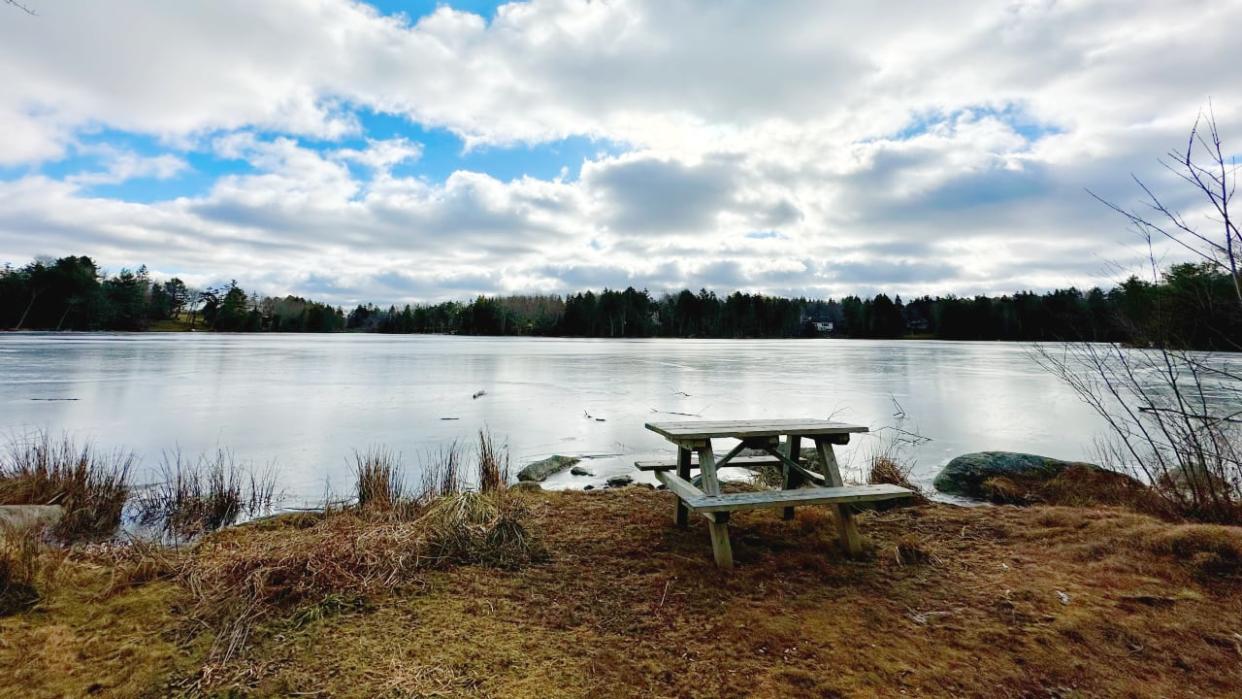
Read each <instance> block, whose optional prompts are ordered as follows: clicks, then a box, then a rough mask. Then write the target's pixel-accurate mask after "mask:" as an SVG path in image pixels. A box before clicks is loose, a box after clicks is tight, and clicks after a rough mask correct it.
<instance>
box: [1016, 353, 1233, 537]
mask: <svg viewBox="0 0 1242 699" xmlns="http://www.w3.org/2000/svg"><path fill="white" fill-rule="evenodd" d="M1036 359H1037V361H1039V363H1040V364H1041V365H1042V366H1043V367H1044V368H1045V369H1046V370H1048V371H1049V372H1051V373H1052V374H1053V375H1054V376H1056V377H1058V378H1060V379H1061V380H1062V381H1063V382H1065V383H1066V384H1067V385H1069V386H1070V387H1071V388H1072V389H1073V390H1074V391H1075V392H1076V393H1077V394H1078V396H1079V397H1080V398H1081V399H1082V400H1083V401H1084V402H1085V403H1086V404H1087V405H1089V406H1090V407H1091V408H1092V409H1093V410H1094V411H1095V412H1096V413H1097V414H1099V415H1100V416H1101V417H1102V418H1104V420H1105V422H1106V423H1107V425H1108V428H1109V435H1108V436H1107V437H1105V438H1104V439H1102V440H1101V442H1100V449H1099V451H1100V458H1101V461H1102V462H1103V465H1104V466H1106V467H1108V468H1111V469H1113V470H1119V471H1122V472H1128V473H1132V474H1134V475H1135V476H1136V477H1138V478H1140V479H1141V480H1143V482H1145V483H1147V484H1150V485H1151V486H1152V488H1153V489H1154V490H1155V492H1156V493H1157V494H1158V495H1159V496H1160V497H1161V498H1163V499H1164V500H1165V501H1166V502H1167V503H1168V505H1169V506H1170V507H1171V508H1172V509H1173V510H1174V511H1176V512H1178V513H1180V514H1181V515H1183V516H1186V517H1189V518H1192V519H1197V520H1201V521H1208V522H1239V521H1242V440H1240V439H1239V438H1240V437H1242V433H1240V431H1239V428H1242V421H1239V420H1238V419H1237V413H1236V412H1234V410H1235V408H1231V406H1238V405H1242V391H1240V390H1239V389H1240V388H1242V382H1239V381H1238V379H1237V378H1236V377H1233V376H1232V375H1231V374H1230V372H1229V369H1228V367H1227V366H1223V365H1221V364H1217V363H1215V362H1214V360H1213V359H1212V358H1211V357H1208V356H1201V355H1197V354H1194V353H1190V352H1184V351H1180V350H1170V349H1163V348H1159V349H1151V350H1139V349H1128V348H1124V347H1121V346H1118V345H1099V344H1092V343H1076V344H1070V345H1065V346H1062V347H1060V348H1054V347H1049V346H1040V347H1038V348H1037V350H1036Z"/></svg>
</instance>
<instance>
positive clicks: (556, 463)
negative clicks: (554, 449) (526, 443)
mask: <svg viewBox="0 0 1242 699" xmlns="http://www.w3.org/2000/svg"><path fill="white" fill-rule="evenodd" d="M581 460H582V459H579V458H577V457H573V456H559V455H552V456H549V457H548V458H546V459H543V460H542V461H536V462H535V463H533V464H527V465H526V467H525V468H523V469H522V470H521V471H518V480H519V481H534V482H536V483H538V482H539V481H542V480H544V479H546V478H547V477H548V476H550V475H552V474H554V473H557V472H558V471H560V470H562V469H565V468H569V467H570V466H573V465H574V464H576V463H578V462H579V461H581Z"/></svg>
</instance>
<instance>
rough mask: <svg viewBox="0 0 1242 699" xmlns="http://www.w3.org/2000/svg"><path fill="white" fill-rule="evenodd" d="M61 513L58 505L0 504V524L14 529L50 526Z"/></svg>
mask: <svg viewBox="0 0 1242 699" xmlns="http://www.w3.org/2000/svg"><path fill="white" fill-rule="evenodd" d="M63 514H64V510H63V509H62V508H61V506H60V505H0V524H2V525H4V526H6V527H12V528H14V529H25V528H26V527H34V526H47V527H51V526H55V524H56V523H57V522H59V521H60V518H61V515H63Z"/></svg>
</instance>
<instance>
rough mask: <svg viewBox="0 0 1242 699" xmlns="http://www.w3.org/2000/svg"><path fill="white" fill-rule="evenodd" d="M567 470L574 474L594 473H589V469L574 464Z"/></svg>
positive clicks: (592, 474) (588, 474)
mask: <svg viewBox="0 0 1242 699" xmlns="http://www.w3.org/2000/svg"><path fill="white" fill-rule="evenodd" d="M569 472H570V473H571V474H573V475H575V476H594V475H595V474H594V473H591V472H590V471H588V470H586V469H585V468H582V467H581V466H574V467H573V468H571V469H569Z"/></svg>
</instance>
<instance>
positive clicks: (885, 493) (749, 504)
mask: <svg viewBox="0 0 1242 699" xmlns="http://www.w3.org/2000/svg"><path fill="white" fill-rule="evenodd" d="M661 475H664V476H665V477H669V476H667V475H665V474H663V473H661V474H659V475H657V477H659V476H661ZM666 484H667V483H666ZM686 485H689V484H686ZM689 487H691V488H693V487H694V486H689ZM669 490H673V491H674V492H677V491H675V490H674V489H673V486H671V485H670V486H669ZM913 496H914V492H913V491H910V490H907V489H906V488H902V487H900V486H896V485H889V484H887V483H881V484H877V485H847V486H842V487H839V488H809V487H808V488H798V489H797V490H761V491H758V492H753V493H727V494H725V495H717V496H715V497H712V496H709V495H704V496H703V497H694V496H693V495H689V494H687V495H686V496H685V498H684V499H685V500H686V506H687V507H689V508H690V509H691V510H693V511H695V512H734V511H737V510H759V509H764V508H784V507H788V506H793V505H844V504H848V503H855V502H876V501H879V500H895V499H898V498H908V497H913ZM679 497H680V495H679Z"/></svg>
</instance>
